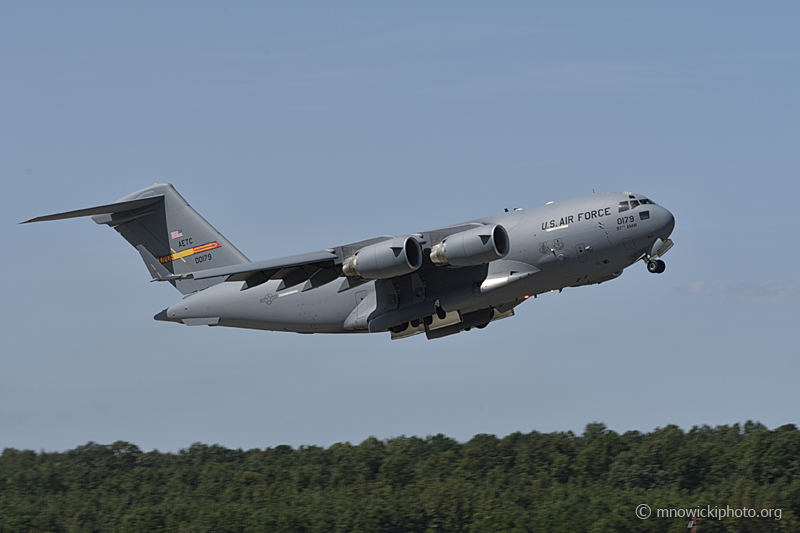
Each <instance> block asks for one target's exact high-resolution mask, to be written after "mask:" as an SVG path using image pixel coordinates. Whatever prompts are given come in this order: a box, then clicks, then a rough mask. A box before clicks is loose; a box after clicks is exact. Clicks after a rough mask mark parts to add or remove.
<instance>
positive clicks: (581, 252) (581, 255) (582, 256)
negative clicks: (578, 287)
mask: <svg viewBox="0 0 800 533" xmlns="http://www.w3.org/2000/svg"><path fill="white" fill-rule="evenodd" d="M575 252H576V253H577V254H578V261H580V262H581V263H585V262H586V261H588V260H589V257H588V256H587V255H586V248H585V247H584V246H583V243H581V244H577V245H575Z"/></svg>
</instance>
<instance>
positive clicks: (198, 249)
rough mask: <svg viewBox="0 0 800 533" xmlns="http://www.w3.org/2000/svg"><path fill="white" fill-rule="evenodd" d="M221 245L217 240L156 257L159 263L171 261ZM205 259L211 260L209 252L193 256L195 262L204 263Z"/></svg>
mask: <svg viewBox="0 0 800 533" xmlns="http://www.w3.org/2000/svg"><path fill="white" fill-rule="evenodd" d="M221 247H222V245H221V244H220V243H218V242H217V241H214V242H210V243H208V244H201V245H200V246H195V247H194V248H189V249H187V250H183V251H182V252H174V251H173V253H171V254H170V255H165V256H163V257H159V258H158V262H159V263H161V264H165V263H171V262H172V261H175V260H176V259H183V258H184V257H189V256H190V255H195V254H202V253H203V252H208V251H209V250H213V249H214V248H221ZM206 261H211V254H204V255H202V256H199V257H195V263H198V264H199V263H204V262H206Z"/></svg>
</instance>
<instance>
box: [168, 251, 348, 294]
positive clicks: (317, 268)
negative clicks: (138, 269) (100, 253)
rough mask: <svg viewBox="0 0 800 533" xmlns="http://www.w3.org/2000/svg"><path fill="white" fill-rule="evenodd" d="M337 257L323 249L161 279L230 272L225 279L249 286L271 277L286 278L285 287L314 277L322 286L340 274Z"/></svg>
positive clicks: (312, 280)
mask: <svg viewBox="0 0 800 533" xmlns="http://www.w3.org/2000/svg"><path fill="white" fill-rule="evenodd" d="M336 259H337V256H336V253H335V252H334V250H320V251H318V252H309V253H305V254H298V255H290V256H287V257H279V258H277V259H266V260H264V261H255V262H253V263H245V264H242V265H233V266H228V267H220V268H211V269H208V270H201V271H199V272H193V273H190V274H183V275H174V276H165V277H163V278H161V279H158V280H157V281H162V280H163V281H174V280H179V279H208V278H216V277H220V276H227V279H226V280H225V281H244V282H245V283H246V284H247V288H250V287H255V286H256V285H260V284H262V283H264V282H266V281H269V280H271V279H281V280H283V282H284V287H291V286H293V285H297V284H299V283H303V282H304V281H310V282H311V284H312V287H319V286H320V285H322V284H324V283H327V282H329V281H332V280H334V279H336V278H337V277H338V276H339V271H338V270H337V268H336Z"/></svg>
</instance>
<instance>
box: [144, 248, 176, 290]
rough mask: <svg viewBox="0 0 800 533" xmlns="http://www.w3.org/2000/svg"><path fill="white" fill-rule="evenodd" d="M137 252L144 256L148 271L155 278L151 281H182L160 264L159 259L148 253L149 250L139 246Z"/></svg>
mask: <svg viewBox="0 0 800 533" xmlns="http://www.w3.org/2000/svg"><path fill="white" fill-rule="evenodd" d="M136 250H137V251H138V252H139V255H141V256H142V261H144V264H145V266H146V267H147V271H148V272H150V275H151V276H152V277H153V279H152V280H151V281H174V280H177V279H180V276H175V275H174V274H173V273H172V272H170V271H169V270H167V269H166V268H164V265H162V264H161V263H159V261H158V259H156V258H155V257H153V254H151V253H150V252H148V251H147V248H145V247H144V246H142V245H141V244H138V245H137V246H136Z"/></svg>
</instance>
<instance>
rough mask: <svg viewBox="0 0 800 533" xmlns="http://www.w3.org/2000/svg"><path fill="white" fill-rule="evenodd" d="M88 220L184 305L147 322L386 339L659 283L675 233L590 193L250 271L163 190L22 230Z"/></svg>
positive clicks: (656, 219) (658, 220)
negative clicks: (589, 289)
mask: <svg viewBox="0 0 800 533" xmlns="http://www.w3.org/2000/svg"><path fill="white" fill-rule="evenodd" d="M88 215H92V219H93V220H94V221H95V222H96V223H97V224H105V225H107V226H111V227H112V228H114V229H115V230H117V232H118V233H119V234H120V235H122V236H123V237H124V238H125V240H127V241H128V242H129V243H131V244H132V245H133V246H134V247H135V248H136V249H137V250H138V251H139V254H140V255H141V256H142V259H143V260H144V262H145V265H146V266H147V270H148V271H149V272H150V275H151V276H152V278H153V281H166V282H169V283H171V284H172V285H173V286H174V287H175V288H176V289H178V290H179V291H180V292H181V293H182V294H183V295H184V298H183V300H181V301H180V302H178V303H176V304H175V305H173V306H171V307H169V308H167V309H165V310H163V311H161V312H160V313H158V314H157V315H155V317H154V318H155V319H156V320H164V321H168V322H178V323H183V324H186V325H189V326H195V325H208V326H230V327H237V328H253V329H265V330H272V331H293V332H297V333H365V332H383V331H388V332H391V336H392V338H393V339H397V338H402V337H408V336H411V335H416V334H418V333H425V334H426V336H427V337H428V338H429V339H436V338H440V337H445V336H447V335H452V334H453V333H458V332H461V331H468V330H470V329H471V328H483V327H485V326H486V325H488V324H489V323H490V322H492V321H494V320H499V319H502V318H507V317H510V316H513V314H514V307H516V306H518V305H519V304H521V303H522V302H524V301H525V300H526V299H528V298H529V297H530V296H536V295H537V294H541V293H544V292H549V291H553V290H556V289H558V290H559V291H560V290H561V289H563V288H564V287H579V286H582V285H591V284H595V283H603V282H604V281H609V280H612V279H614V278H616V277H618V276H619V275H620V274H622V269H624V268H626V267H629V266H631V265H633V264H634V263H637V262H638V261H644V263H645V264H646V265H647V270H648V271H650V272H652V273H656V274H657V273H661V272H663V271H664V262H663V261H662V260H661V259H659V258H660V257H661V256H663V255H664V254H665V253H666V252H667V251H668V250H669V249H670V248H672V241H671V240H670V239H669V236H670V234H671V233H672V229H673V227H674V226H675V219H674V218H673V216H672V213H670V212H669V211H667V210H666V209H665V208H663V207H660V206H658V205H656V204H655V203H653V202H652V201H651V200H649V199H648V198H646V197H644V196H642V195H640V194H633V193H628V192H614V193H602V194H590V195H587V196H580V197H577V198H571V199H569V200H561V201H558V202H549V203H548V204H546V205H544V206H542V207H536V208H533V209H525V210H523V209H514V210H511V211H509V210H506V212H504V213H500V214H499V215H494V216H490V217H487V218H481V219H477V220H473V221H471V222H465V223H463V224H456V225H454V226H447V227H444V228H439V229H435V230H431V231H423V232H420V233H410V234H408V235H402V236H399V237H395V236H393V235H383V236H380V237H375V238H372V239H367V240H365V241H360V242H355V243H352V244H345V245H342V246H336V247H334V248H328V249H325V250H320V251H317V252H310V253H305V254H300V255H293V256H288V257H281V258H279V259H268V260H265V261H255V262H251V261H250V260H249V259H247V257H245V256H244V255H243V254H242V253H241V252H240V251H239V250H237V249H236V247H235V246H233V245H232V244H231V243H230V242H229V241H228V240H227V239H226V238H225V237H223V236H222V235H221V234H220V233H219V232H218V231H217V230H215V229H214V228H213V227H212V226H211V224H209V223H208V222H206V220H205V219H204V218H203V217H201V216H200V215H199V214H198V213H197V212H196V211H195V210H194V209H192V207H191V206H190V205H189V204H188V203H187V202H186V200H184V199H183V197H182V196H181V195H180V194H178V192H177V191H176V190H175V189H174V188H173V187H172V185H170V184H166V183H163V184H156V185H153V186H152V187H147V188H145V189H142V190H140V191H138V192H135V193H133V194H129V195H128V196H125V197H124V198H121V199H120V200H118V201H117V202H114V203H113V204H108V205H101V206H98V207H91V208H88V209H80V210H77V211H69V212H66V213H59V214H55V215H49V216H44V217H37V218H33V219H31V220H27V221H26V222H24V223H28V222H40V221H46V220H60V219H65V218H73V217H82V216H88Z"/></svg>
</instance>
